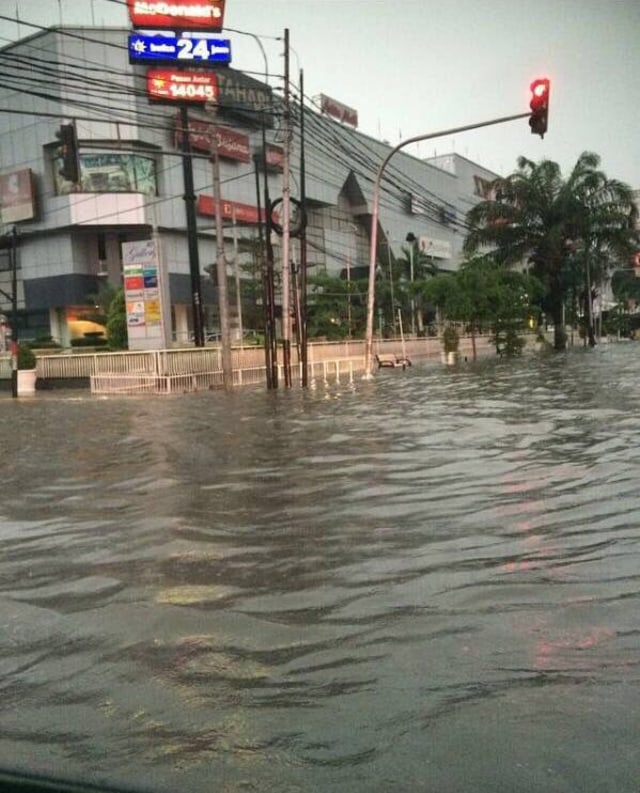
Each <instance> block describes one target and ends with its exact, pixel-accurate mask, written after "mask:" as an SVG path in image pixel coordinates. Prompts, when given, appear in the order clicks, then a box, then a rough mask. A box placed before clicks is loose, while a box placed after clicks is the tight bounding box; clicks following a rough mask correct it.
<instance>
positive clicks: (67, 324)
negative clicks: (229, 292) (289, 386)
mask: <svg viewBox="0 0 640 793" xmlns="http://www.w3.org/2000/svg"><path fill="white" fill-rule="evenodd" d="M128 32H129V31H128V30H126V29H113V28H107V29H105V28H53V29H50V30H47V31H45V32H42V33H39V34H37V35H34V36H31V37H29V38H27V39H23V40H21V41H18V42H16V43H14V44H12V45H10V46H8V47H5V48H3V49H2V50H0V63H1V64H2V70H3V75H4V79H3V83H2V85H1V86H0V107H1V108H2V112H0V202H1V204H0V211H1V213H2V215H1V221H2V228H1V230H0V233H2V234H7V233H9V232H10V231H12V229H13V228H16V230H17V239H18V256H17V261H18V308H19V325H20V331H19V334H20V336H21V337H22V338H37V337H42V336H52V337H53V338H54V339H56V340H58V341H59V342H61V343H62V344H63V345H65V346H67V345H68V344H69V343H70V342H71V340H72V339H74V338H78V337H80V336H83V335H84V334H86V333H90V332H92V331H96V329H98V330H99V326H96V322H95V320H96V316H97V315H96V312H95V311H94V310H93V308H92V296H95V295H96V294H97V293H98V292H99V290H100V287H101V284H104V283H109V284H111V285H113V286H117V285H120V284H121V283H122V279H123V259H122V257H123V244H124V243H132V242H138V241H143V240H149V239H153V240H155V241H156V242H157V250H158V252H159V268H160V270H161V272H162V273H163V283H164V289H165V292H166V294H165V298H164V306H165V307H164V311H165V314H166V316H165V324H166V326H167V328H168V331H169V336H168V339H169V341H172V342H173V343H178V344H181V343H187V342H188V341H189V339H190V334H191V332H192V329H193V284H194V281H193V278H194V275H193V245H190V240H189V236H188V234H187V221H186V206H185V205H186V201H185V193H186V191H185V171H184V147H185V141H184V134H185V133H184V125H183V120H184V119H183V118H182V119H181V117H180V111H179V108H178V106H177V105H175V104H162V103H158V102H154V101H150V100H149V97H148V93H147V83H146V69H145V68H144V67H142V66H139V65H131V64H130V63H129V58H128V49H127V35H128ZM218 78H219V86H220V95H219V104H218V107H217V108H216V110H215V117H214V116H213V115H212V113H211V111H210V110H209V109H207V108H206V107H204V106H202V105H200V106H198V105H195V106H190V107H189V109H188V143H189V148H190V151H191V153H190V159H191V162H192V173H193V194H192V196H191V198H189V197H188V196H186V198H187V200H190V201H192V202H193V206H194V207H195V213H196V218H197V219H196V226H197V243H196V252H197V259H198V271H199V272H198V275H199V280H200V288H201V298H202V305H203V307H204V322H205V325H206V327H207V328H208V329H209V330H212V331H214V330H215V328H216V325H217V321H218V320H217V308H216V306H217V290H216V288H215V261H216V254H217V243H216V212H217V211H218V205H219V206H220V208H221V210H222V220H223V235H224V254H225V258H226V260H227V271H228V276H229V280H230V282H231V283H233V280H234V277H235V279H236V281H243V282H247V281H248V280H251V281H252V282H253V283H254V284H256V295H255V299H254V300H253V303H252V305H243V304H242V303H243V301H233V300H232V301H230V302H231V306H230V309H231V315H232V322H233V324H234V327H235V328H236V329H238V328H241V327H244V328H247V327H256V324H257V323H258V322H259V313H260V312H259V307H260V303H261V299H260V295H259V284H260V268H261V261H262V255H261V247H260V242H259V241H260V219H261V217H262V216H263V213H264V207H265V200H266V199H265V179H266V185H267V192H268V196H269V198H270V199H271V201H274V200H275V202H276V213H277V199H278V198H279V197H280V196H281V195H282V170H283V152H284V145H283V144H284V135H285V130H284V129H283V113H282V108H283V106H282V97H281V95H278V93H277V92H276V91H275V90H273V89H272V88H271V87H270V86H269V85H268V84H267V83H266V82H264V81H260V80H257V79H255V77H250V76H248V75H245V74H243V73H241V72H239V71H236V70H234V69H232V68H224V69H220V70H219V71H218ZM296 107H297V108H298V109H297V110H296V108H295V107H294V112H293V125H292V127H293V134H292V136H291V147H290V154H291V156H290V163H291V167H290V181H291V196H292V197H293V198H295V199H300V197H301V189H302V181H303V178H304V188H305V205H306V209H307V221H308V225H307V230H306V234H307V267H308V268H309V269H308V272H309V273H310V274H313V273H326V274H328V275H334V276H338V275H342V276H343V277H344V274H345V272H346V273H347V274H348V275H351V276H354V277H355V275H360V276H362V275H365V274H366V272H367V270H368V261H369V239H370V231H371V214H372V199H373V185H374V181H375V178H376V174H377V169H378V167H379V165H380V163H381V162H382V161H383V159H384V158H385V157H386V156H387V154H388V153H389V151H390V147H389V144H387V143H384V142H381V141H377V140H375V139H373V138H371V137H369V136H366V135H363V134H362V133H360V132H358V131H357V129H354V128H352V127H350V126H347V125H345V124H342V123H339V122H337V121H335V120H333V119H332V118H330V117H328V116H325V115H322V114H321V113H320V112H318V111H317V110H316V109H314V108H313V107H311V106H308V105H307V106H305V109H304V124H303V125H302V126H303V128H304V136H302V135H301V132H300V130H301V124H300V121H301V118H300V109H299V105H297V106H296ZM71 122H73V124H74V125H75V129H76V132H77V139H78V148H79V179H78V183H77V184H73V183H71V182H70V181H68V180H66V179H65V178H64V177H63V176H62V175H61V173H60V171H61V165H62V160H61V152H60V140H59V138H58V136H57V134H56V133H58V132H59V130H60V126H61V124H68V123H71ZM214 140H215V142H216V144H217V152H218V158H219V160H218V161H219V166H220V168H219V170H220V195H219V199H220V200H219V201H216V200H215V198H214V188H213V184H214V174H213V169H212V163H211V147H212V141H214ZM302 154H304V164H305V167H304V177H303V175H302V171H301V168H300V161H301V155H302ZM496 176H497V175H496V174H494V173H491V172H490V171H488V170H486V169H484V168H482V167H481V166H479V165H476V164H475V163H472V162H470V161H469V160H466V159H465V158H462V157H459V156H458V155H449V156H447V157H439V158H433V159H431V160H420V159H418V158H416V157H414V156H412V155H409V154H406V153H404V152H399V153H397V154H396V155H395V156H394V157H393V159H392V160H391V161H390V163H389V165H388V167H387V168H386V170H385V174H384V177H383V179H382V182H381V191H380V207H379V231H378V256H379V258H381V259H383V258H384V257H386V256H389V255H394V256H396V255H400V254H401V251H402V248H403V247H404V246H406V245H407V243H406V239H407V235H408V234H413V235H414V236H415V237H416V238H417V239H418V240H419V241H420V245H421V249H422V250H423V251H424V252H425V253H426V254H427V255H429V256H430V257H431V258H432V260H433V263H434V265H436V266H438V267H439V268H440V269H444V270H451V269H456V268H457V267H458V265H459V263H460V260H461V250H462V243H463V240H464V230H465V227H464V218H465V214H466V211H467V210H468V209H469V207H470V206H472V205H473V203H475V202H476V201H478V200H480V199H481V198H483V197H484V195H485V194H486V190H487V187H488V185H489V184H490V183H491V181H492V180H493V179H495V178H496ZM294 209H295V206H294ZM276 217H277V214H276ZM273 242H274V250H275V258H276V268H280V269H281V268H282V262H281V260H280V258H281V249H282V246H281V245H280V244H279V242H280V240H279V238H277V237H274V238H273ZM290 254H291V259H292V263H293V264H294V265H295V263H296V262H297V261H298V260H299V257H300V251H299V247H298V241H297V240H296V239H295V238H294V239H293V240H292V242H291V246H290ZM0 255H1V254H0ZM5 258H6V257H5ZM6 270H7V268H6V266H5V267H3V268H2V272H0V288H2V287H3V284H5V285H6V283H7V282H6V280H3V279H6V277H8V276H7V272H6ZM4 291H5V292H6V291H7V290H6V289H4ZM250 292H251V290H247V289H245V290H243V295H244V298H243V300H244V301H246V295H247V294H249V293H250ZM0 312H2V313H5V314H6V313H7V307H6V306H4V304H3V305H2V307H0ZM243 312H244V314H245V316H244V318H243V317H242V314H243ZM243 320H244V321H243Z"/></svg>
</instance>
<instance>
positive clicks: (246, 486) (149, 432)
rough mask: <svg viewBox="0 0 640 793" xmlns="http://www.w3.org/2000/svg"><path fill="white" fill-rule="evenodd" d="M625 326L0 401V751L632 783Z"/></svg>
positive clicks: (637, 710)
mask: <svg viewBox="0 0 640 793" xmlns="http://www.w3.org/2000/svg"><path fill="white" fill-rule="evenodd" d="M639 383H640V345H639V344H637V343H632V342H629V343H626V344H625V343H620V344H610V345H602V346H601V347H598V348H596V349H595V350H583V349H578V350H574V351H571V352H570V353H568V354H566V355H558V356H554V355H552V356H549V357H541V358H536V357H534V356H530V357H525V358H523V359H521V360H517V361H514V362H507V361H502V362H501V361H494V360H485V361H483V362H481V363H479V364H477V365H472V364H464V365H462V366H460V368H457V369H449V368H446V367H444V366H440V365H434V364H431V365H430V366H428V367H425V366H414V367H413V368H411V369H408V370H406V371H404V372H403V371H401V370H382V371H381V372H379V373H378V374H377V376H376V379H375V380H374V381H373V382H371V383H366V382H362V381H358V382H355V383H353V384H349V383H343V384H342V385H339V386H335V385H334V386H330V387H329V388H326V387H325V386H324V385H320V384H319V385H318V388H317V389H315V390H311V391H309V392H307V393H304V392H302V391H301V390H300V389H297V388H296V389H294V390H292V391H290V392H285V391H278V392H276V393H267V392H266V391H264V390H262V389H255V390H238V391H236V392H235V393H234V394H233V395H226V394H224V393H222V392H207V393H201V394H196V395H185V396H175V397H153V398H144V399H143V398H123V399H120V398H108V399H100V398H96V397H91V396H90V395H88V394H84V393H81V394H78V393H76V392H74V393H69V392H66V393H62V392H52V393H42V394H38V396H36V398H35V399H32V400H26V401H25V400H22V399H21V400H18V401H17V402H16V401H14V400H11V399H10V398H9V397H7V398H4V397H3V398H2V399H0V439H1V445H2V460H1V463H0V465H1V470H2V485H1V494H0V633H1V641H0V766H2V767H3V768H14V769H22V770H29V771H30V772H31V773H38V774H46V775H50V776H54V777H65V778H68V779H73V780H76V781H84V782H93V783H109V784H112V785H115V786H120V787H127V788H141V789H145V790H153V791H179V790H183V791H187V790H188V791H189V792H190V793H200V791H202V792H203V793H205V792H206V793H210V792H211V793H246V791H260V793H290V792H291V791H304V793H326V792H329V791H331V792H332V793H333V792H334V791H335V793H343V792H344V793H398V792H399V791H400V792H404V791H408V792H412V791H434V793H484V792H485V791H486V792H487V793H503V792H504V793H515V792H518V793H521V792H522V791H525V792H528V791H535V793H577V792H578V791H579V792H580V793H637V791H638V790H639V789H640V737H639V736H640V653H639V645H640V641H639V639H640V608H639V606H640V603H639V593H640V487H639V482H640V409H639V407H638V393H639V390H638V384H639Z"/></svg>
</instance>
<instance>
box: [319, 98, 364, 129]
mask: <svg viewBox="0 0 640 793" xmlns="http://www.w3.org/2000/svg"><path fill="white" fill-rule="evenodd" d="M320 111H321V112H322V113H325V114H326V115H327V116H331V117H332V118H335V119H337V120H338V121H342V123H343V124H349V126H351V127H357V126H358V111H357V110H354V109H353V108H352V107H349V106H348V105H343V104H342V102H338V101H336V100H335V99H332V98H331V97H330V96H325V94H320Z"/></svg>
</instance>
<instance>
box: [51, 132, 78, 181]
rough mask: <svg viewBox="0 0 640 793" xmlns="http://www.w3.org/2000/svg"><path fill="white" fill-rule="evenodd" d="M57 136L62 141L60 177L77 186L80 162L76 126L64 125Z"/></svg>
mask: <svg viewBox="0 0 640 793" xmlns="http://www.w3.org/2000/svg"><path fill="white" fill-rule="evenodd" d="M56 136H57V137H58V138H59V139H60V149H59V153H60V157H62V168H60V171H59V173H60V176H62V177H63V179H66V180H67V182H73V184H77V183H78V182H79V181H80V162H79V160H78V138H77V136H76V126H75V124H73V123H71V124H62V125H61V126H60V129H59V130H58V132H56Z"/></svg>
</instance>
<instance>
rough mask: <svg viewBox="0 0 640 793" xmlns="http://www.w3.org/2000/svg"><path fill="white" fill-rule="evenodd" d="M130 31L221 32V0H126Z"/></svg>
mask: <svg viewBox="0 0 640 793" xmlns="http://www.w3.org/2000/svg"><path fill="white" fill-rule="evenodd" d="M127 5H128V6H129V19H130V20H131V24H132V25H133V27H134V28H149V29H152V30H156V29H158V28H170V29H171V30H211V31H219V30H221V29H222V26H223V20H224V0H169V2H161V1H160V0H155V1H154V0H127Z"/></svg>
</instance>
